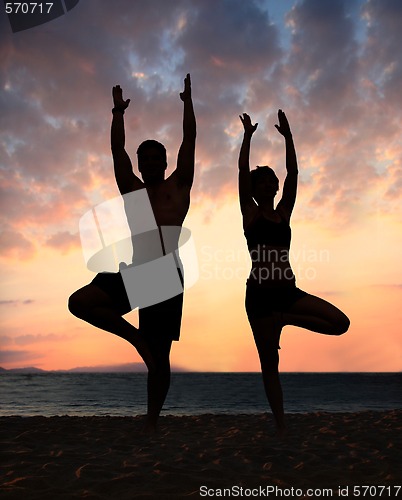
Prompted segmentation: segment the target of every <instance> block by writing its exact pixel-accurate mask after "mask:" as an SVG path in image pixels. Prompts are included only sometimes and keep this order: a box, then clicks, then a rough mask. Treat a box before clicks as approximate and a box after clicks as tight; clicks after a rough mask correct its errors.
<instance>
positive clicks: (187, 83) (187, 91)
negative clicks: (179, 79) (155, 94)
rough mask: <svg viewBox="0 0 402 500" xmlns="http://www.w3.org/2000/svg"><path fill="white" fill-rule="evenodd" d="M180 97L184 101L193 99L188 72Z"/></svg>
mask: <svg viewBox="0 0 402 500" xmlns="http://www.w3.org/2000/svg"><path fill="white" fill-rule="evenodd" d="M180 99H181V100H182V101H183V102H184V101H186V100H187V99H191V79H190V73H187V76H186V78H185V79H184V90H183V92H180Z"/></svg>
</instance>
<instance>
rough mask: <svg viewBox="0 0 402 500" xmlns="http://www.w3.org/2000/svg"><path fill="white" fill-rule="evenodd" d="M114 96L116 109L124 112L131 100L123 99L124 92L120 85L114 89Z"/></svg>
mask: <svg viewBox="0 0 402 500" xmlns="http://www.w3.org/2000/svg"><path fill="white" fill-rule="evenodd" d="M112 95H113V104H114V107H115V108H117V109H120V110H121V111H124V110H125V109H126V108H127V107H128V105H129V104H130V99H127V100H126V101H125V100H124V99H123V90H122V89H121V87H120V85H116V87H113V90H112Z"/></svg>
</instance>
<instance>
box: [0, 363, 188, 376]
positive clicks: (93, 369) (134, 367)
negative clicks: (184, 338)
mask: <svg viewBox="0 0 402 500" xmlns="http://www.w3.org/2000/svg"><path fill="white" fill-rule="evenodd" d="M146 371H147V369H146V367H145V365H144V364H143V363H125V364H122V365H101V366H80V367H77V368H71V369H69V370H42V369H40V368H35V367H34V366H30V367H26V368H10V369H6V368H2V367H0V374H1V373H5V372H7V373H146ZM172 371H173V372H185V371H187V370H183V369H182V368H180V367H178V366H172Z"/></svg>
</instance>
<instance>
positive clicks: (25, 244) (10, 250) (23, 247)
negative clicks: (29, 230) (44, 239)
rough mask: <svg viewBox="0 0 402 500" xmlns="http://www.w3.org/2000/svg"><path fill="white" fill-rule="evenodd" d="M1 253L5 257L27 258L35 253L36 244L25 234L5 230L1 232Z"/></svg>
mask: <svg viewBox="0 0 402 500" xmlns="http://www.w3.org/2000/svg"><path fill="white" fill-rule="evenodd" d="M0 247H1V249H2V252H1V255H2V257H3V258H10V257H11V258H14V259H21V260H27V259H29V258H31V257H32V256H33V255H34V254H35V251H36V249H35V245H34V244H33V243H32V242H31V241H29V240H28V239H27V238H26V237H25V236H24V235H23V234H21V233H18V232H16V231H9V230H6V231H3V232H2V233H1V234H0Z"/></svg>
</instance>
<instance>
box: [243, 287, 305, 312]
mask: <svg viewBox="0 0 402 500" xmlns="http://www.w3.org/2000/svg"><path fill="white" fill-rule="evenodd" d="M307 295H308V293H306V292H303V290H300V289H299V288H297V287H296V286H294V287H262V286H252V285H247V287H246V312H247V316H248V318H249V319H257V318H264V317H266V316H270V315H271V314H272V313H273V312H287V311H288V310H289V309H290V307H291V306H292V305H293V304H294V303H295V302H297V301H298V300H299V299H301V298H303V297H306V296H307Z"/></svg>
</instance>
